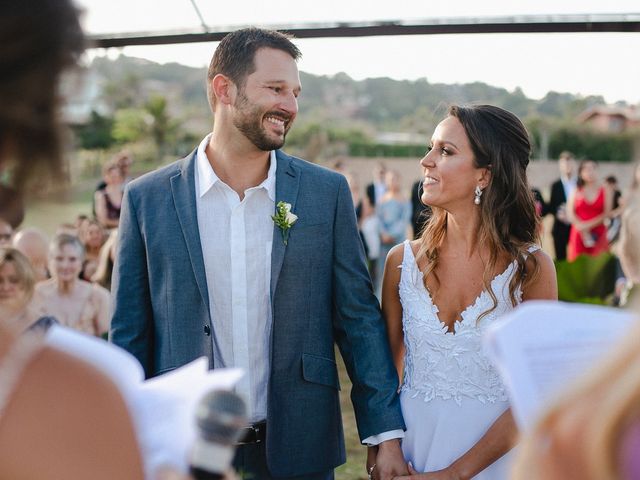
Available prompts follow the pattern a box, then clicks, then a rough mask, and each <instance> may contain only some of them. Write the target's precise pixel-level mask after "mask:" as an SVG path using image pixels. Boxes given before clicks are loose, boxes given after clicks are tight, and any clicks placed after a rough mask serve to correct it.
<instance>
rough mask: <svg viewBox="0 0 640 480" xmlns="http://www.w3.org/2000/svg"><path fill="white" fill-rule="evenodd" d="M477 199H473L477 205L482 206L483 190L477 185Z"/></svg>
mask: <svg viewBox="0 0 640 480" xmlns="http://www.w3.org/2000/svg"><path fill="white" fill-rule="evenodd" d="M475 194H476V196H475V198H474V199H473V203H475V204H476V205H480V197H481V196H482V189H481V188H480V187H479V186H477V185H476V190H475Z"/></svg>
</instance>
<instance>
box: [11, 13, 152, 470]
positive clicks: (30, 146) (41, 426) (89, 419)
mask: <svg viewBox="0 0 640 480" xmlns="http://www.w3.org/2000/svg"><path fill="white" fill-rule="evenodd" d="M82 41H83V37H82V32H81V30H80V26H79V23H78V18H77V11H76V9H75V8H74V7H73V5H72V4H71V2H70V1H69V0H30V1H28V2H16V1H13V2H2V3H1V4H0V65H2V69H1V71H0V105H2V108H0V167H1V168H3V169H4V168H7V167H9V168H11V174H12V175H11V178H12V181H13V183H14V186H15V187H16V189H17V191H21V190H23V187H24V184H25V183H27V180H28V179H29V177H35V176H36V175H38V174H42V173H43V172H47V173H54V174H55V173H57V172H59V171H60V163H61V161H60V159H61V154H60V150H61V149H60V143H61V138H62V137H61V135H60V134H59V127H60V125H59V120H58V119H59V109H58V99H57V95H58V89H59V79H60V75H61V73H62V72H63V70H65V69H66V68H67V67H71V66H73V65H75V63H76V61H77V59H78V57H79V55H80V54H81V52H82ZM0 478H3V479H5V478H6V479H21V480H41V479H44V478H46V479H65V480H86V479H88V478H91V479H92V480H113V479H131V480H137V479H142V478H143V469H142V462H141V458H140V451H139V448H138V444H137V441H136V436H135V432H134V429H133V425H132V422H131V419H130V417H129V414H128V412H127V408H126V406H125V404H124V401H123V399H122V397H121V396H120V393H119V392H118V390H117V389H116V387H115V386H114V385H113V383H112V382H111V381H110V380H109V379H107V378H106V377H104V376H103V375H102V374H100V373H99V372H98V371H96V370H95V369H94V368H92V367H90V366H89V365H87V364H86V363H84V362H81V361H80V360H78V359H77V358H75V357H72V356H69V355H67V354H65V353H63V352H61V351H58V350H53V349H50V348H47V347H45V346H44V345H43V344H42V342H41V341H40V339H39V337H38V335H36V334H27V335H20V334H17V333H15V332H14V330H13V329H12V328H9V327H7V326H5V325H3V322H0Z"/></svg>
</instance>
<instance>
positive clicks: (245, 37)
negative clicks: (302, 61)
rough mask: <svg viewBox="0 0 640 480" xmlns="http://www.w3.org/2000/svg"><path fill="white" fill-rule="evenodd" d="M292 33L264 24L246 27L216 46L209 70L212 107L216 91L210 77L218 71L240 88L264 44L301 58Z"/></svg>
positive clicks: (209, 90)
mask: <svg viewBox="0 0 640 480" xmlns="http://www.w3.org/2000/svg"><path fill="white" fill-rule="evenodd" d="M291 38H292V37H291V36H290V35H287V34H285V33H281V32H277V31H275V30H264V29H261V28H255V27H251V28H243V29H242V30H236V31H235V32H231V33H229V34H228V35H226V36H225V37H224V38H223V39H222V40H221V41H220V44H219V45H218V48H216V51H215V53H214V54H213V58H211V63H210V64H209V71H208V73H207V79H208V82H207V98H208V99H209V105H210V106H211V109H212V110H213V106H214V104H215V95H214V94H213V91H212V88H211V80H212V79H213V77H215V76H216V75H218V74H219V73H221V74H223V75H225V76H226V77H228V78H230V79H231V81H232V82H233V83H235V84H236V86H237V87H238V88H239V89H241V88H243V87H244V82H245V80H246V79H247V76H249V75H250V74H251V73H253V72H254V71H255V64H254V58H255V55H256V52H257V51H258V50H259V49H261V48H274V49H276V50H282V51H283V52H286V53H288V54H289V55H291V58H293V59H294V60H296V61H297V60H298V59H299V58H300V57H301V56H302V53H301V52H300V50H299V49H298V47H296V46H295V45H294V44H293V42H291Z"/></svg>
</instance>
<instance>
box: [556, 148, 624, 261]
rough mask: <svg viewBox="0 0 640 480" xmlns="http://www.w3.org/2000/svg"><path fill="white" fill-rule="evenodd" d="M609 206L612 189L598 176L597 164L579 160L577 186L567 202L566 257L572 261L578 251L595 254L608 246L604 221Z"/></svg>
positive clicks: (579, 252)
mask: <svg viewBox="0 0 640 480" xmlns="http://www.w3.org/2000/svg"><path fill="white" fill-rule="evenodd" d="M612 207H613V200H612V192H611V191H610V190H609V189H608V188H606V187H605V186H604V185H603V184H602V182H600V180H599V179H598V164H597V163H596V162H594V161H593V160H585V161H582V162H580V165H579V167H578V180H577V188H576V190H574V191H573V193H572V194H571V196H570V197H569V201H568V203H567V217H568V218H569V221H570V222H571V232H570V233H569V244H568V247H567V260H569V261H570V262H572V261H574V260H575V259H576V258H577V257H578V255H591V256H596V255H599V254H601V253H603V252H606V251H608V250H609V241H608V240H607V227H606V226H605V224H604V221H605V220H606V219H607V218H609V215H610V212H611V209H612Z"/></svg>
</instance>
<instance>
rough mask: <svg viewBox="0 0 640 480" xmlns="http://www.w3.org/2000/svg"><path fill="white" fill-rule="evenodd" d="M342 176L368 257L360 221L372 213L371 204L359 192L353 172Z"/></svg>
mask: <svg viewBox="0 0 640 480" xmlns="http://www.w3.org/2000/svg"><path fill="white" fill-rule="evenodd" d="M344 178H346V179H347V184H348V185H349V191H350V192H351V199H352V200H353V206H354V208H355V213H356V221H357V222H358V233H359V234H360V240H362V246H363V247H364V254H365V255H366V257H367V259H369V246H368V245H367V241H366V239H365V238H364V234H363V233H362V222H363V221H364V220H365V219H366V218H367V217H368V216H369V215H371V214H372V208H371V205H369V199H368V198H367V197H366V196H365V197H364V198H363V197H362V195H361V194H360V182H359V181H358V178H357V177H356V175H355V174H354V173H353V172H344Z"/></svg>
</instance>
